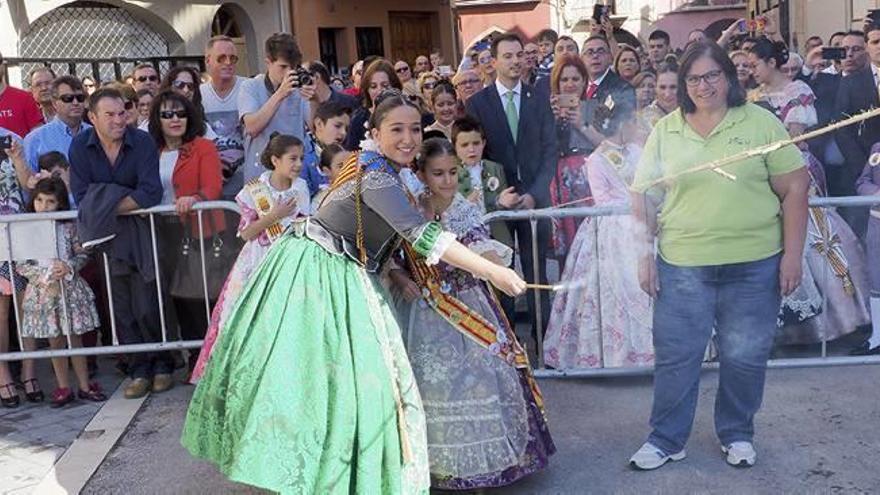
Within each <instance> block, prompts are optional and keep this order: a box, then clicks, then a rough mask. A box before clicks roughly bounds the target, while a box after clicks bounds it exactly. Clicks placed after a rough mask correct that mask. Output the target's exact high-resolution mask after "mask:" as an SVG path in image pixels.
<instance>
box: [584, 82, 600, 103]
mask: <svg viewBox="0 0 880 495" xmlns="http://www.w3.org/2000/svg"><path fill="white" fill-rule="evenodd" d="M596 91H599V85H598V84H596V83H594V82H592V81H590V85H589V86H587V95H586V96H587V99H588V100H592V99H593V98H595V97H596Z"/></svg>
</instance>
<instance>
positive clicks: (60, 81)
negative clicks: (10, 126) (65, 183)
mask: <svg viewBox="0 0 880 495" xmlns="http://www.w3.org/2000/svg"><path fill="white" fill-rule="evenodd" d="M49 87H50V93H51V96H52V106H53V108H54V112H55V118H53V119H52V120H51V121H49V123H48V124H46V125H44V126H42V127H39V128H37V129H34V130H33V131H32V132H31V133H30V134H28V135H27V137H25V139H24V156H25V159H26V160H27V163H28V165H30V167H31V170H33V171H34V172H35V173H36V172H39V171H40V165H39V160H40V156H41V155H44V154H46V153H49V152H50V151H58V152H61V153H62V154H64V156H67V152H68V150H69V149H70V143H71V141H73V138H74V137H75V136H76V135H77V134H79V132H80V131H82V130H84V129H88V128H89V127H91V126H90V125H88V124H86V123H85V122H83V116H84V115H85V101H86V94H85V90H84V89H83V86H82V82H81V81H80V80H79V79H78V78H76V77H74V76H61V77H59V78H57V79H55V80H54V81H52V84H51V85H50V86H49Z"/></svg>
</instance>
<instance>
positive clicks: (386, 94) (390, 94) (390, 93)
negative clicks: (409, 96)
mask: <svg viewBox="0 0 880 495" xmlns="http://www.w3.org/2000/svg"><path fill="white" fill-rule="evenodd" d="M394 97H403V91H401V90H399V89H397V88H388V89H383V90H382V92H381V93H379V96H377V97H376V101H375V102H374V103H375V105H376V106H377V107H378V106H379V105H381V104H382V102H383V101H385V100H387V99H388V98H394Z"/></svg>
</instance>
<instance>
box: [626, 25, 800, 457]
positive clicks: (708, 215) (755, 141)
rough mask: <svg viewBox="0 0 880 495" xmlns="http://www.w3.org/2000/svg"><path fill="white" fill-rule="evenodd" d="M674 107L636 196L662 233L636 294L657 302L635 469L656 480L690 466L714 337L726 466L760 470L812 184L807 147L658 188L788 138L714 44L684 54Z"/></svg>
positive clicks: (642, 217) (648, 231) (642, 267)
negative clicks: (646, 414)
mask: <svg viewBox="0 0 880 495" xmlns="http://www.w3.org/2000/svg"><path fill="white" fill-rule="evenodd" d="M678 95H679V103H680V110H679V111H677V112H674V113H672V114H670V115H669V116H668V117H667V118H664V119H662V120H660V122H659V123H658V124H657V125H656V126H655V127H654V131H653V132H652V133H651V135H650V137H649V138H648V142H647V144H646V145H645V149H644V152H643V153H642V157H641V159H640V161H639V165H638V169H637V170H636V175H635V179H634V181H633V187H632V189H633V191H636V192H635V193H634V194H633V195H632V202H633V213H634V214H635V215H636V217H637V218H638V219H639V221H640V223H642V224H643V225H644V228H643V229H641V231H642V232H643V234H644V238H643V240H642V242H643V245H644V246H646V247H648V246H653V245H654V234H655V233H657V237H658V240H659V256H658V257H657V258H656V259H655V257H654V256H653V253H652V251H651V250H650V249H645V250H644V251H643V253H644V254H643V255H642V256H641V258H640V260H639V283H640V285H641V287H642V290H644V291H645V292H647V293H648V294H649V295H650V296H651V297H653V298H654V317H653V334H654V353H655V367H654V369H655V371H654V405H653V409H652V411H651V422H650V424H651V427H652V429H653V431H652V432H651V434H650V436H649V437H648V439H647V441H646V442H645V444H644V445H642V447H641V448H640V449H639V450H638V452H636V454H635V455H633V457H632V458H631V459H630V463H631V465H632V466H633V467H635V468H637V469H656V468H658V467H660V466H662V465H663V464H665V463H666V462H668V461H670V460H681V459H684V458H685V450H684V447H685V444H686V443H687V439H688V437H689V435H690V432H691V427H692V425H693V420H694V414H695V412H696V407H697V395H698V392H699V380H700V362H701V361H702V359H703V355H704V353H705V350H706V344H707V343H708V341H709V337H710V335H711V334H712V329H713V327H714V329H715V332H716V335H717V342H718V347H719V364H720V373H719V384H718V393H717V395H716V401H715V430H716V433H717V435H718V439H719V440H720V441H721V446H722V451H723V452H725V453H726V455H727V462H728V463H729V464H731V465H734V466H752V465H754V463H755V461H756V457H757V454H756V453H755V449H754V446H753V444H752V438H753V436H754V415H755V414H756V413H757V412H758V409H759V408H760V405H761V398H762V395H763V392H764V377H765V373H766V364H767V359H768V358H769V356H770V350H771V348H772V346H773V337H774V335H775V333H776V316H777V313H778V311H779V305H780V299H781V296H786V295H789V294H791V293H792V292H793V291H794V290H795V289H796V288H797V286H798V285H799V284H800V281H801V272H802V270H801V261H802V257H803V249H804V238H805V235H806V226H807V225H806V224H807V190H808V188H809V181H810V179H809V175H808V174H807V172H806V169H805V168H804V166H803V159H802V158H801V154H800V153H799V152H798V149H797V148H796V147H794V146H783V147H780V148H779V149H776V150H773V151H771V152H769V153H767V154H756V155H752V156H749V157H748V158H745V159H743V160H740V161H738V162H736V163H735V164H732V165H730V166H726V167H724V169H723V170H719V169H715V170H704V171H700V172H692V173H687V174H686V175H684V176H682V177H680V178H678V179H676V180H662V181H659V182H657V184H659V185H656V186H653V187H651V186H652V185H653V184H652V183H653V181H655V180H658V179H662V178H664V177H667V176H669V175H670V174H674V173H679V172H685V171H688V170H689V169H691V168H693V167H696V166H699V165H701V164H704V163H708V162H711V161H713V160H718V159H720V158H723V157H727V156H731V155H734V154H738V153H743V152H748V151H751V150H753V149H755V148H756V147H759V146H762V145H766V144H770V143H774V142H777V141H779V140H782V139H786V138H788V133H787V132H786V130H785V127H784V126H783V125H782V123H781V122H779V120H778V119H776V118H775V117H774V116H773V115H772V114H771V113H769V112H767V111H766V110H764V109H761V108H759V107H758V106H756V105H754V104H751V103H746V98H745V91H744V90H743V89H742V87H741V86H740V85H739V82H738V81H737V75H736V67H734V65H733V63H732V62H731V61H730V59H729V58H728V57H727V54H726V53H725V52H724V50H723V49H722V48H720V47H719V46H718V45H716V44H715V43H707V42H698V43H694V44H693V45H692V46H691V47H690V48H689V49H688V51H687V52H686V53H685V55H684V58H683V60H682V65H681V70H680V72H679V76H678ZM661 200H662V208H659V207H660V203H661ZM658 211H660V212H661V213H660V214H659V216H658V215H657V212H658Z"/></svg>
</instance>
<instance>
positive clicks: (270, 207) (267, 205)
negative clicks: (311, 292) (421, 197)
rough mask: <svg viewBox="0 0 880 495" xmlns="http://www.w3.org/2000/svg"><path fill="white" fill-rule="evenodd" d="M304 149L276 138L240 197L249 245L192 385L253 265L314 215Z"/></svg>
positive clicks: (241, 231) (216, 313)
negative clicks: (298, 220)
mask: <svg viewBox="0 0 880 495" xmlns="http://www.w3.org/2000/svg"><path fill="white" fill-rule="evenodd" d="M303 151H304V146H303V143H302V141H300V140H299V139H298V138H296V137H294V136H289V135H286V134H276V135H274V136H272V138H271V139H270V140H269V144H268V145H267V146H266V149H265V150H264V151H263V154H262V156H261V157H260V161H261V163H262V164H263V166H264V167H266V168H267V169H268V170H267V171H266V172H263V174H262V175H260V176H259V177H257V178H256V179H253V180H251V181H249V182H248V183H247V184H245V186H244V188H243V189H242V190H241V191H240V192H239V193H238V195H237V196H236V197H235V201H236V202H237V203H238V205H239V207H240V208H241V223H240V224H239V226H238V235H239V237H241V238H242V239H244V240H245V241H246V244H245V245H244V247H243V248H242V249H241V252H240V253H239V255H238V259H237V260H236V261H235V265H234V266H233V267H232V270H230V271H229V276H228V277H227V278H226V283H225V284H223V290H222V291H221V292H220V296H219V298H218V299H217V304H216V305H215V306H214V310H213V312H212V313H211V323H210V325H209V326H208V331H207V332H206V334H205V342H204V344H203V345H202V350H201V352H200V353H199V358H198V360H197V361H196V365H195V367H194V368H193V372H192V377H191V379H190V381H191V382H192V383H196V382H198V380H199V379H200V378H201V377H202V374H203V373H204V372H205V365H207V363H208V359H209V358H210V356H211V351H212V350H213V348H214V343H215V342H216V341H217V337H218V335H219V332H220V330H221V329H222V327H223V324H224V322H225V321H226V318H227V317H228V316H229V313H230V312H231V311H232V308H233V307H234V306H235V302H236V300H237V299H238V296H239V295H240V294H241V291H242V290H243V289H244V287H245V285H246V284H247V282H248V280H249V279H250V277H251V274H252V273H253V271H254V269H256V268H257V266H258V265H259V264H260V262H261V261H262V260H263V258H264V257H265V256H266V253H267V252H269V247H270V246H271V245H272V243H273V242H274V241H275V240H276V239H277V238H278V237H280V236H281V234H282V233H283V232H284V230H285V229H286V228H287V227H288V226H289V225H290V223H291V222H293V220H294V219H295V218H296V217H297V216H299V215H308V214H309V211H310V204H309V189H308V186H307V185H306V182H305V180H303V179H302V178H301V177H300V173H301V172H302V168H303V163H302V161H303Z"/></svg>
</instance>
